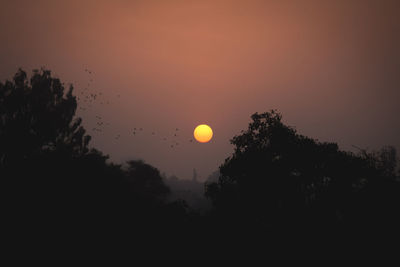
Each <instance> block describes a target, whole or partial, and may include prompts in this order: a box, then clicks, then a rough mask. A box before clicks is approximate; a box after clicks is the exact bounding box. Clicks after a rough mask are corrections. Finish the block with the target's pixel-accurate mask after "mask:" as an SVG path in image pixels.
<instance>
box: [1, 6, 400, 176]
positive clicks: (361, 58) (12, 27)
mask: <svg viewBox="0 0 400 267" xmlns="http://www.w3.org/2000/svg"><path fill="white" fill-rule="evenodd" d="M300 2H301V3H300ZM399 13H400V4H399V2H398V1H122V0H120V1H70V0H68V1H61V0H60V1H14V0H13V1H11V0H10V1H7V0H6V1H4V0H2V1H0V36H1V40H2V41H1V42H0V63H1V64H0V80H2V81H3V80H5V79H11V77H12V76H13V75H14V73H15V72H16V71H17V69H18V68H19V67H21V68H23V69H24V70H26V71H28V73H30V72H31V70H32V69H37V68H40V67H45V68H48V69H50V70H52V71H53V73H54V74H55V75H56V76H58V77H59V78H60V79H61V80H62V81H64V82H65V83H67V84H68V83H72V84H73V85H74V87H75V94H77V95H78V96H79V94H80V92H82V91H83V90H85V89H84V88H85V87H87V85H88V84H90V89H89V90H91V92H102V96H101V97H100V96H99V99H98V101H97V102H95V103H94V104H93V105H92V106H91V107H90V108H87V109H86V110H81V109H78V116H81V117H82V118H83V119H84V125H85V126H86V128H87V130H88V132H89V134H90V135H92V136H93V141H92V145H93V146H94V147H97V148H99V149H100V150H101V151H103V152H105V153H107V154H109V155H110V156H111V160H113V161H115V162H123V161H124V160H128V159H139V158H140V159H144V160H145V161H146V162H148V163H150V164H152V165H154V166H155V167H157V168H159V169H160V170H161V171H162V172H166V173H167V175H172V174H175V175H177V176H179V177H180V178H190V177H191V176H192V172H193V168H196V169H197V171H198V173H199V176H200V178H199V179H200V180H204V179H206V178H207V176H208V175H209V174H210V173H211V172H213V171H215V170H216V169H217V168H218V166H219V165H220V164H221V163H222V162H223V161H224V159H225V158H226V157H227V156H229V155H230V154H231V152H232V149H233V148H232V146H231V145H230V144H229V139H230V138H232V137H233V136H234V135H236V134H238V133H240V131H241V130H242V129H245V128H246V127H247V124H248V122H249V120H250V115H251V114H253V113H255V112H264V111H268V110H270V109H278V111H280V112H281V113H282V114H283V118H284V121H285V122H287V123H288V124H289V125H293V126H295V127H296V129H297V130H298V131H299V132H300V133H303V134H305V135H307V136H311V137H315V138H318V139H319V140H321V141H334V142H338V144H339V145H340V146H341V148H342V149H347V150H351V149H352V148H353V147H352V146H353V145H354V146H357V147H362V148H370V149H378V148H380V147H382V146H384V145H395V146H397V148H400V140H399V136H400V123H399V122H400V121H399V118H398V116H399V112H400V108H399V99H400V90H399V89H400V75H399V70H400V51H399V47H400V14H399ZM85 69H88V70H90V71H92V74H91V75H90V74H88V72H86V71H85ZM91 79H92V81H91ZM107 101H108V102H109V104H108V105H106V104H100V102H107ZM84 105H85V103H82V106H84ZM96 116H101V117H102V118H103V120H104V121H105V122H108V123H109V125H108V126H107V127H104V130H103V132H101V133H99V132H96V131H93V130H92V129H93V128H94V127H96V123H97V120H96ZM202 123H206V124H208V125H210V126H211V127H212V128H213V131H214V136H213V139H212V141H211V142H209V143H207V144H199V143H196V142H190V141H189V140H190V139H193V135H192V133H193V129H194V127H195V126H197V125H198V124H202ZM141 127H142V128H143V132H142V133H140V134H139V133H138V134H136V135H135V136H133V134H132V131H133V129H134V128H141ZM176 128H178V129H179V130H178V132H179V133H178V136H177V137H174V134H175V132H176ZM153 132H154V135H153V134H152V133H153ZM118 135H119V136H120V137H119V138H117V139H116V136H118ZM164 136H167V137H168V138H170V139H168V141H164V140H163V138H164ZM170 140H171V141H170ZM173 140H175V141H176V142H178V143H179V145H175V146H174V147H173V148H171V142H173ZM175 141H174V142H175Z"/></svg>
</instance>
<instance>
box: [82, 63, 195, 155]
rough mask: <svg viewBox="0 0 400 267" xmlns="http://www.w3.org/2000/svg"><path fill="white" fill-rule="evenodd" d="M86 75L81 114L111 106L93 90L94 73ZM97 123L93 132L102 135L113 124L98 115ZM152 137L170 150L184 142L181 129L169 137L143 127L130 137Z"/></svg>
mask: <svg viewBox="0 0 400 267" xmlns="http://www.w3.org/2000/svg"><path fill="white" fill-rule="evenodd" d="M85 73H87V74H88V75H89V82H88V83H87V86H86V87H84V88H83V90H82V91H81V92H80V93H79V95H78V96H77V101H78V102H79V105H78V107H79V110H80V111H81V112H85V111H88V110H89V109H92V108H93V107H94V106H95V105H96V104H99V105H110V100H107V99H105V96H104V94H103V93H102V92H99V91H96V90H95V89H93V88H92V86H91V85H92V83H93V76H92V75H93V74H94V72H93V71H91V70H89V69H87V68H86V69H85ZM120 97H121V95H119V94H117V95H116V98H120ZM94 121H95V127H93V128H92V132H95V133H102V132H103V130H104V127H106V126H107V127H108V126H110V125H111V124H110V123H109V122H106V121H104V118H103V117H101V116H99V115H96V116H95V117H94ZM146 134H147V135H150V136H153V137H158V136H160V138H161V139H160V140H161V141H163V142H165V143H167V145H168V146H169V147H170V148H175V147H177V146H179V145H181V144H182V143H183V142H181V141H180V140H179V138H180V134H179V128H175V130H173V132H172V134H171V133H170V134H168V135H161V134H158V133H157V132H156V131H154V130H153V131H146V130H145V129H144V128H143V127H140V128H139V127H134V128H133V130H131V132H130V135H131V136H132V137H138V136H144V135H146ZM120 138H121V135H120V134H116V135H115V136H114V140H119V139H120ZM188 142H189V143H193V139H189V140H188Z"/></svg>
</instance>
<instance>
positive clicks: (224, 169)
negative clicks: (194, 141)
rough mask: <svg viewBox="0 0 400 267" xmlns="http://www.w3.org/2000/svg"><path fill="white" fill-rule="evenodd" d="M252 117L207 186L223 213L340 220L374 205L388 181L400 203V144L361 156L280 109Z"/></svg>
mask: <svg viewBox="0 0 400 267" xmlns="http://www.w3.org/2000/svg"><path fill="white" fill-rule="evenodd" d="M251 118H252V122H251V123H250V124H249V127H248V129H247V130H246V131H243V132H242V133H241V134H240V135H238V136H235V137H234V138H233V139H232V140H231V142H232V144H233V145H234V146H235V150H234V153H233V155H232V156H231V157H229V158H227V159H226V160H225V163H224V164H222V165H221V167H220V173H221V174H220V177H219V179H218V182H216V183H209V184H207V185H206V196H207V197H209V198H210V199H211V200H212V202H213V204H214V206H215V208H216V210H217V214H219V215H220V216H222V217H226V218H230V221H240V222H243V221H246V222H252V223H261V224H262V225H266V226H270V227H277V226H279V227H283V228H284V227H289V228H290V227H291V228H293V227H303V226H307V227H314V228H315V227H327V226H328V225H329V226H333V225H334V226H336V227H338V226H340V225H342V224H343V223H347V222H348V221H350V220H355V217H356V216H357V215H355V214H359V213H357V212H355V211H354V209H357V210H360V209H361V206H364V207H365V205H368V204H366V203H367V200H368V201H370V200H371V199H372V197H371V194H372V192H369V191H368V192H369V193H366V191H367V189H368V188H371V190H372V189H373V191H374V190H378V188H381V189H382V188H383V187H385V189H384V190H383V191H384V192H389V191H392V194H390V195H391V196H392V200H391V203H392V205H391V207H392V208H394V206H393V205H396V206H397V207H399V204H400V202H396V198H395V197H394V198H393V196H395V195H396V193H394V191H397V195H398V193H399V192H400V191H399V190H398V183H397V182H396V181H395V179H394V171H393V170H394V169H395V167H394V165H393V164H394V161H393V159H394V158H395V156H394V155H393V154H394V153H395V152H393V150H387V151H384V153H381V154H380V156H379V158H380V159H381V160H378V159H377V157H376V156H375V155H368V157H366V156H362V155H355V154H353V153H350V152H344V151H340V150H339V149H338V146H337V144H335V143H321V142H318V141H317V140H314V139H312V138H308V137H305V136H303V135H300V134H298V133H297V131H296V130H295V129H294V128H293V127H289V126H287V125H285V124H284V123H283V122H282V116H281V114H279V113H277V112H276V111H274V110H272V111H271V112H266V113H263V114H258V113H255V114H253V115H252V117H251ZM390 177H391V178H390ZM386 178H387V179H386ZM384 181H387V183H386V184H388V183H389V181H390V183H389V184H391V185H392V190H388V188H387V185H385V186H383V184H385V182H384ZM381 189H379V190H381ZM378 202H379V201H376V203H378ZM356 203H357V204H356ZM357 205H358V207H357V208H356V206H357ZM385 206H387V203H386V204H385ZM381 207H382V206H381ZM375 215H376V214H375ZM363 216H364V215H363ZM363 216H361V217H363ZM361 217H360V218H361ZM232 218H234V220H232ZM363 218H365V217H363ZM359 220H361V219H359Z"/></svg>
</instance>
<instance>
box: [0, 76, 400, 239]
mask: <svg viewBox="0 0 400 267" xmlns="http://www.w3.org/2000/svg"><path fill="white" fill-rule="evenodd" d="M76 109H77V101H76V97H75V96H74V95H73V87H72V86H71V87H69V88H68V89H65V88H64V85H63V84H62V83H61V81H60V80H59V79H57V78H54V77H52V75H51V72H50V71H48V70H35V71H33V74H32V76H31V77H30V79H28V77H27V74H26V72H24V71H23V70H19V71H18V72H17V73H16V74H15V76H14V78H13V79H12V80H11V81H5V82H4V83H0V177H1V194H2V196H3V207H4V208H3V211H4V212H3V223H5V225H7V226H5V227H4V228H3V229H6V232H7V233H8V234H10V235H11V236H13V237H14V239H15V238H16V236H19V237H24V238H26V237H29V236H36V237H37V236H41V237H42V238H43V236H47V237H51V238H54V239H62V238H65V237H68V238H70V239H71V236H73V237H75V238H79V239H83V238H87V239H88V240H92V241H93V240H99V239H104V238H111V237H115V236H119V237H121V236H130V237H132V236H135V238H136V237H137V236H138V235H142V236H146V237H150V236H152V237H154V236H157V237H160V236H162V235H163V234H165V233H167V234H169V235H170V236H174V235H176V236H177V235H184V236H187V238H190V239H194V240H199V238H200V239H201V238H202V239H207V240H208V242H209V243H214V241H216V243H217V244H221V242H222V243H224V242H226V243H230V244H237V243H238V242H239V241H238V240H242V239H241V238H258V239H262V238H266V239H272V236H274V237H276V236H283V235H287V236H290V235H297V234H298V235H307V236H308V237H311V236H320V235H321V234H322V236H325V237H327V236H332V235H337V234H341V235H343V236H346V235H349V233H357V234H360V235H364V236H368V235H372V234H377V233H383V232H385V233H391V231H396V230H397V229H398V227H399V225H400V224H399V223H400V220H399V211H400V184H399V173H398V170H397V158H396V157H397V156H396V150H395V149H394V148H392V147H386V148H384V149H382V150H381V151H379V152H374V153H371V152H367V151H365V150H360V151H359V153H352V152H346V151H341V150H339V148H338V145H337V144H335V143H322V142H319V141H317V140H315V139H312V138H309V137H306V136H303V135H300V134H298V133H297V131H296V130H295V129H294V128H293V127H290V126H287V125H285V124H284V123H283V122H282V117H281V114H279V113H278V112H276V111H274V110H272V111H270V112H266V113H263V114H258V113H256V114H254V115H252V117H251V118H252V122H251V123H250V124H249V127H248V129H247V130H245V131H243V132H242V133H241V134H240V135H238V136H235V137H234V138H233V139H232V140H231V142H232V144H233V145H234V146H235V150H234V153H233V155H232V156H231V157H229V158H228V159H226V160H225V162H224V163H223V164H222V165H221V167H220V170H219V173H218V172H216V173H215V174H213V177H212V179H211V178H210V180H209V182H207V183H206V184H205V195H206V197H207V198H209V199H210V200H211V202H212V204H213V207H212V208H211V209H210V210H209V211H208V212H206V213H201V214H200V213H198V212H196V211H195V210H193V209H191V208H190V207H189V206H188V205H187V203H186V202H185V201H184V200H180V199H174V200H172V201H171V198H170V193H171V190H170V188H169V187H168V186H167V185H166V184H165V182H164V181H165V180H163V178H162V176H161V175H160V172H159V171H158V170H157V169H156V168H154V167H152V166H150V165H148V164H146V163H144V162H142V161H128V162H127V163H126V164H124V165H118V164H114V163H111V162H109V161H108V160H107V159H108V158H107V156H105V155H103V154H102V153H101V152H100V151H98V150H96V149H93V148H89V142H90V136H89V135H87V134H86V131H85V129H84V128H83V126H82V125H81V124H82V120H81V119H80V118H76V116H75V112H76ZM168 183H169V184H173V183H177V182H176V181H175V180H173V179H172V180H171V179H170V180H169V181H168ZM195 183H197V181H196V182H195ZM181 184H182V183H180V185H181ZM196 188H197V187H196ZM180 190H181V192H182V188H181V189H180ZM196 190H197V189H196ZM267 236H268V237H267ZM17 239H18V238H17ZM212 240H214V241H212ZM228 240H229V241H228ZM235 242H236V243H235Z"/></svg>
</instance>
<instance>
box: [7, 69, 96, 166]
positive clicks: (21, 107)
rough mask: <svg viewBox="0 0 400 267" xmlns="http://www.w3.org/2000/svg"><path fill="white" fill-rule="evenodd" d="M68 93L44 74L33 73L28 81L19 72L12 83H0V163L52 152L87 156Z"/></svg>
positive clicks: (84, 138)
mask: <svg viewBox="0 0 400 267" xmlns="http://www.w3.org/2000/svg"><path fill="white" fill-rule="evenodd" d="M72 92H73V87H72V85H71V86H70V87H69V89H68V90H65V88H64V85H63V84H62V83H61V81H60V80H59V79H57V78H54V77H52V76H51V72H50V71H48V70H41V71H37V70H35V71H34V72H33V75H32V77H31V78H30V79H29V80H28V78H27V74H26V72H24V71H23V70H21V69H20V70H19V71H18V72H17V73H16V74H15V76H14V78H13V80H12V81H6V82H5V83H0V147H1V150H0V163H1V164H7V163H8V162H12V161H15V160H18V159H26V158H29V157H32V156H35V155H39V154H41V153H42V152H44V151H54V150H56V149H57V150H68V151H70V153H71V154H74V155H83V154H85V153H87V152H88V147H87V146H88V143H89V141H90V136H88V135H85V130H84V129H83V127H82V126H81V122H82V120H81V119H80V118H74V116H75V111H76V107H77V102H76V99H75V97H74V96H73V94H72Z"/></svg>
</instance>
